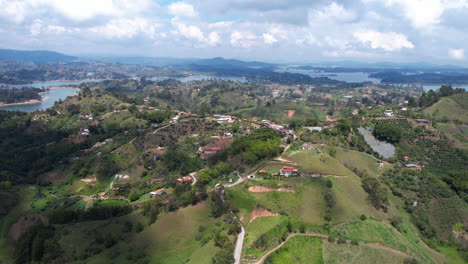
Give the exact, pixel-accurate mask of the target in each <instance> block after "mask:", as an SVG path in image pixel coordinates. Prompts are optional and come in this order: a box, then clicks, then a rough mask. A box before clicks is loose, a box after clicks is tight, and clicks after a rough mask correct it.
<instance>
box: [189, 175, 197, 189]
mask: <svg viewBox="0 0 468 264" xmlns="http://www.w3.org/2000/svg"><path fill="white" fill-rule="evenodd" d="M189 175H190V177H192V179H193V182H192V186H193V185H195V183H197V178H196V177H195V175H197V172H192V173H190V174H189Z"/></svg>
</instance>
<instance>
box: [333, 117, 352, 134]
mask: <svg viewBox="0 0 468 264" xmlns="http://www.w3.org/2000/svg"><path fill="white" fill-rule="evenodd" d="M351 127H352V125H351V121H350V120H349V119H340V120H339V121H338V123H337V124H336V128H337V129H338V132H339V133H340V134H341V135H348V134H349V131H350V130H351Z"/></svg>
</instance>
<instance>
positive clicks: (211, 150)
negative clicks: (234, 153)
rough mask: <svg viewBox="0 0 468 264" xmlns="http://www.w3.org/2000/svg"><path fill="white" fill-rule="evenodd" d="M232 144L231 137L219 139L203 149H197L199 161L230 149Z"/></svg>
mask: <svg viewBox="0 0 468 264" xmlns="http://www.w3.org/2000/svg"><path fill="white" fill-rule="evenodd" d="M233 142H234V138H233V137H232V136H231V137H219V138H218V139H217V140H214V141H212V142H210V143H208V144H206V145H205V146H203V147H200V148H199V149H198V155H199V156H200V158H201V159H208V158H210V157H212V156H214V155H215V154H216V153H218V152H220V151H222V150H224V149H226V148H228V147H230V146H231V145H232V143H233Z"/></svg>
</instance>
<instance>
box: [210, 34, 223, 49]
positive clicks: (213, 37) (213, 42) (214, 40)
mask: <svg viewBox="0 0 468 264" xmlns="http://www.w3.org/2000/svg"><path fill="white" fill-rule="evenodd" d="M220 41H221V38H220V37H219V34H218V33H217V32H211V33H210V34H209V35H208V44H210V45H211V46H215V45H218V44H219V43H220Z"/></svg>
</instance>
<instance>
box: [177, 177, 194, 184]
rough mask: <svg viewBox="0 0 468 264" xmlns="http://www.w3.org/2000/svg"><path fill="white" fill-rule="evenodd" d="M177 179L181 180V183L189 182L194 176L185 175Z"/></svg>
mask: <svg viewBox="0 0 468 264" xmlns="http://www.w3.org/2000/svg"><path fill="white" fill-rule="evenodd" d="M177 181H178V182H180V183H185V182H189V181H192V177H189V176H185V177H182V178H179V179H177Z"/></svg>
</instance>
